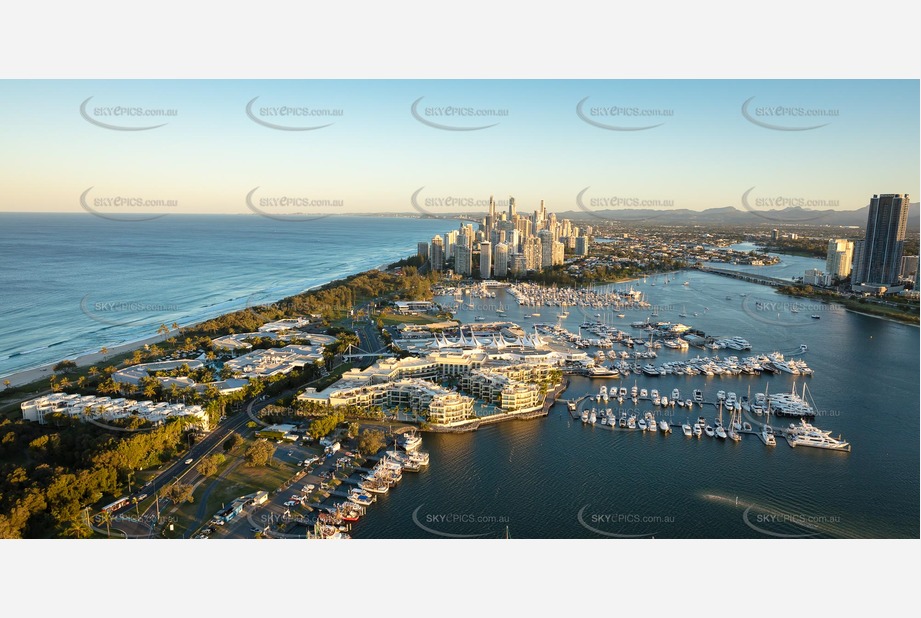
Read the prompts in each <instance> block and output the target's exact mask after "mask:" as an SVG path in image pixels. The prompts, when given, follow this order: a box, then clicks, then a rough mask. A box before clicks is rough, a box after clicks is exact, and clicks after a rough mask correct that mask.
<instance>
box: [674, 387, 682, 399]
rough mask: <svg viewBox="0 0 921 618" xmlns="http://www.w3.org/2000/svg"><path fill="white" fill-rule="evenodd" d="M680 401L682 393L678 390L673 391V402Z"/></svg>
mask: <svg viewBox="0 0 921 618" xmlns="http://www.w3.org/2000/svg"><path fill="white" fill-rule="evenodd" d="M679 399H681V392H680V391H679V390H678V389H677V388H675V389H672V401H677V400H679Z"/></svg>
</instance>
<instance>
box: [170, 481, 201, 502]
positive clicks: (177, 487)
mask: <svg viewBox="0 0 921 618" xmlns="http://www.w3.org/2000/svg"><path fill="white" fill-rule="evenodd" d="M194 490H195V488H194V487H192V486H191V485H186V484H184V483H173V484H172V485H170V486H169V487H168V488H167V489H166V491H165V493H164V497H165V498H167V499H168V500H170V501H172V503H173V504H182V503H183V502H194V501H195V499H194V498H193V497H192V493H193V492H194Z"/></svg>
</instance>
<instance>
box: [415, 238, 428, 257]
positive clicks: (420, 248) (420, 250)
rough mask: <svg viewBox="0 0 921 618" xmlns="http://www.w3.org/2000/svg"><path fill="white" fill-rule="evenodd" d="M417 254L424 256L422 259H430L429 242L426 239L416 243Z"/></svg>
mask: <svg viewBox="0 0 921 618" xmlns="http://www.w3.org/2000/svg"><path fill="white" fill-rule="evenodd" d="M416 255H417V256H419V257H421V258H422V261H423V262H424V261H426V260H428V259H429V244H428V243H427V242H425V241H424V240H423V241H422V242H420V243H418V244H417V245H416Z"/></svg>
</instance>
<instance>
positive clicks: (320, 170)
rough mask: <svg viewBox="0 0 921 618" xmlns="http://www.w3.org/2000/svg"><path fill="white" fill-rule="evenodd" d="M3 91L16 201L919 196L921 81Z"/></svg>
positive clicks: (403, 83)
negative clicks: (126, 110)
mask: <svg viewBox="0 0 921 618" xmlns="http://www.w3.org/2000/svg"><path fill="white" fill-rule="evenodd" d="M0 89H2V93H3V96H2V97H0V113H2V114H3V116H4V117H5V118H6V119H7V120H8V121H7V122H5V123H3V124H2V125H0V182H2V185H3V186H4V187H5V189H6V190H5V191H4V192H3V200H2V203H0V211H18V212H39V211H49V212H82V211H84V210H87V209H94V210H97V211H99V212H126V211H130V212H132V213H135V212H169V213H175V214H184V213H230V214H252V213H253V212H258V211H262V212H271V213H277V214H280V215H285V214H288V213H303V212H306V211H308V210H309V211H311V212H318V213H319V212H321V211H322V212H337V213H343V214H345V213H359V212H361V213H368V212H373V213H381V214H385V213H390V212H404V213H408V214H412V213H415V212H417V211H425V212H428V213H438V212H465V211H477V212H481V211H483V210H484V209H485V208H484V206H483V201H484V200H487V199H488V197H489V196H490V195H495V196H496V198H497V199H499V200H505V199H507V198H508V196H509V195H512V196H515V198H516V202H517V204H518V210H519V211H520V212H521V211H524V212H531V211H533V210H534V209H536V208H537V207H538V205H539V202H540V200H541V199H543V200H545V203H546V205H547V209H548V210H549V211H557V212H562V211H567V210H574V209H576V208H577V199H581V200H582V202H583V204H588V205H590V207H597V208H601V207H603V205H604V204H606V203H610V204H613V205H620V206H621V207H627V208H629V207H632V206H634V205H635V206H650V207H657V208H688V209H692V210H703V209H706V208H714V207H725V206H735V207H737V208H741V207H743V201H746V203H748V204H752V205H753V204H755V202H757V204H758V206H757V207H759V208H768V207H770V206H771V205H772V204H777V205H778V206H779V207H783V206H784V205H796V204H801V205H812V206H815V207H817V208H833V209H836V210H854V209H857V208H861V207H863V206H865V205H866V204H867V203H868V201H869V198H870V197H871V196H872V195H873V194H876V193H908V194H910V195H911V196H912V200H913V201H917V195H918V194H919V179H918V176H919V169H921V161H919V114H918V110H919V83H918V81H917V80H856V79H855V80H807V79H798V80H502V79H495V80H194V79H189V80H5V81H3V82H2V83H0ZM250 102H252V103H251V104H250ZM746 102H747V104H746ZM248 104H250V105H249V113H247V109H248V107H247V106H248ZM414 104H415V107H414ZM114 108H130V109H132V110H137V109H140V110H145V113H147V111H146V110H173V112H174V114H173V115H170V116H164V117H150V116H135V115H128V114H126V113H124V112H122V113H118V114H116V112H115V111H114ZM278 108H288V109H289V110H295V111H296V113H291V112H290V111H289V112H288V113H287V114H285V115H279V110H278ZM445 108H453V110H448V109H445ZM743 108H744V109H743ZM305 110H306V112H305ZM313 110H320V111H321V112H322V113H323V114H326V115H320V116H318V115H313V114H315V112H314V111H313ZM458 110H459V111H458ZM471 110H472V111H473V112H479V115H473V116H471V115H469V114H468V115H464V114H467V113H468V112H469V111H471ZM273 113H274V115H273ZM483 114H486V115H483ZM807 114H808V115H807ZM160 124H162V125H163V126H159V127H157V128H148V129H146V130H124V129H133V128H134V129H136V128H141V127H153V126H155V125H160ZM102 125H108V126H102ZM267 125H272V126H267ZM322 125H328V126H322ZM489 125H491V126H489ZM599 125H600V126H599ZM818 125H823V126H818ZM292 128H294V129H306V128H310V130H290V129H292ZM471 129H472V130H471ZM752 188H753V189H752ZM586 189H587V190H586ZM750 189H751V191H749V190H750ZM747 191H749V193H747V194H746V192H747ZM580 194H581V197H578V196H580ZM116 198H128V199H122V200H120V201H114V200H115V199H116ZM283 198H295V199H287V201H282V199H283ZM449 198H451V201H449ZM604 200H609V201H608V202H605V201H604Z"/></svg>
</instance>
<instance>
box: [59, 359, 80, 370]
mask: <svg viewBox="0 0 921 618" xmlns="http://www.w3.org/2000/svg"><path fill="white" fill-rule="evenodd" d="M76 368H77V363H75V362H74V361H72V360H62V361H61V362H60V363H58V364H57V365H55V366H54V371H55V372H58V371H60V372H62V373H68V372H70V371H73V370H74V369H76Z"/></svg>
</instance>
